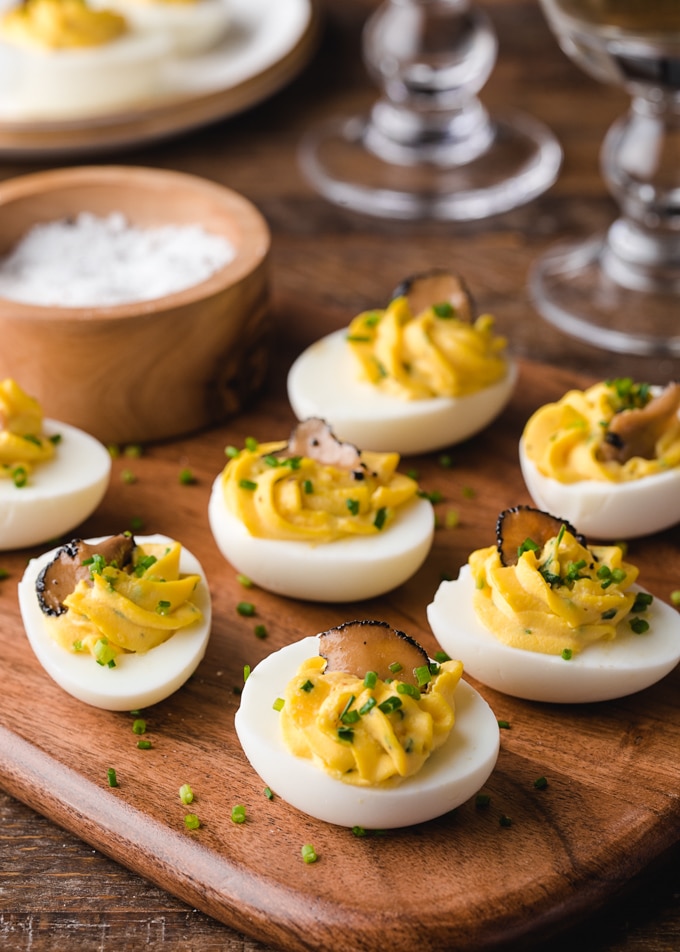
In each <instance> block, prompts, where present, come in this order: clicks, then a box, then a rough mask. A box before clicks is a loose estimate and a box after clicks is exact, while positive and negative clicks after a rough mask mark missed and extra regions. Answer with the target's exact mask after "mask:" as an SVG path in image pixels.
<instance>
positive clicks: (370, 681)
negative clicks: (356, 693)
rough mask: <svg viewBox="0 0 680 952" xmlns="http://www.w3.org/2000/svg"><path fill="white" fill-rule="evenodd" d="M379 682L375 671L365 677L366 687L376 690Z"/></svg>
mask: <svg viewBox="0 0 680 952" xmlns="http://www.w3.org/2000/svg"><path fill="white" fill-rule="evenodd" d="M377 682H378V675H377V674H376V673H375V671H367V672H366V674H365V675H364V687H365V688H374V687H375V686H376V684H377Z"/></svg>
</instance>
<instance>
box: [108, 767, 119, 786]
mask: <svg viewBox="0 0 680 952" xmlns="http://www.w3.org/2000/svg"><path fill="white" fill-rule="evenodd" d="M106 777H107V779H108V781H109V786H110V787H117V786H118V777H117V776H116V771H115V770H114V768H113V767H109V769H108V770H107V771H106Z"/></svg>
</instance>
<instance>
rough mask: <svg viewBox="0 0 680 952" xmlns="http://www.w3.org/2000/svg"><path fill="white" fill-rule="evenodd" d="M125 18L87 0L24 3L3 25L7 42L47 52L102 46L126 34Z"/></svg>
mask: <svg viewBox="0 0 680 952" xmlns="http://www.w3.org/2000/svg"><path fill="white" fill-rule="evenodd" d="M127 30H128V27H127V23H126V21H125V18H124V17H123V16H121V15H120V14H118V13H114V12H113V11H112V10H93V9H91V8H90V7H89V6H88V5H87V3H86V2H85V0H24V2H23V3H20V4H18V6H16V7H14V8H13V9H11V10H9V11H8V12H7V13H6V14H5V16H4V17H3V18H2V21H1V22H0V32H1V33H2V35H3V36H4V38H5V39H7V40H10V41H11V42H14V43H18V44H19V45H21V46H28V47H37V48H39V49H46V50H61V49H79V48H84V47H90V46H102V45H103V44H105V43H110V42H111V41H112V40H115V39H117V38H118V37H120V36H122V35H123V34H125V33H126V32H127Z"/></svg>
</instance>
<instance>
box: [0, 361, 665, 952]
mask: <svg viewBox="0 0 680 952" xmlns="http://www.w3.org/2000/svg"><path fill="white" fill-rule="evenodd" d="M577 383H582V381H576V380H575V379H574V377H573V376H572V375H569V374H567V373H565V372H561V371H559V370H555V369H554V368H547V367H543V366H537V365H530V364H526V363H525V364H524V365H523V366H522V373H521V379H520V382H519V385H518V387H517V391H516V394H515V397H514V398H513V401H512V403H511V405H510V407H509V408H508V410H507V411H506V412H505V414H504V415H503V416H502V418H501V419H499V420H498V421H497V422H496V423H495V424H494V425H493V426H492V427H491V428H489V429H488V430H487V431H486V432H485V433H483V434H481V435H479V436H477V437H475V438H474V439H472V440H470V441H468V442H467V443H466V444H464V445H461V446H459V447H455V448H453V449H452V450H451V453H450V456H451V460H452V465H451V466H450V467H444V466H443V465H442V464H441V462H440V459H439V455H438V454H433V455H432V456H431V457H428V458H425V457H423V458H418V459H414V460H409V461H406V462H405V463H404V468H405V469H406V468H411V467H412V466H414V467H417V468H418V470H419V471H420V474H421V484H422V486H423V488H425V489H426V490H428V491H433V490H439V491H440V492H441V493H442V495H443V501H442V502H441V503H439V504H438V505H437V507H436V508H437V511H438V512H439V514H440V515H441V516H442V520H443V518H444V516H445V513H446V512H447V511H448V510H449V509H455V510H457V511H458V513H459V515H460V524H459V525H458V526H457V527H456V528H440V529H438V531H437V533H436V537H435V543H434V548H433V550H432V553H431V555H430V557H429V558H428V560H427V562H426V564H425V566H424V567H423V568H422V569H421V571H420V572H419V573H418V574H417V575H416V577H414V578H413V579H412V580H411V581H410V582H408V583H407V584H406V585H404V586H402V587H401V588H400V589H398V590H397V591H395V592H393V593H391V594H390V595H389V596H386V597H384V598H381V599H378V600H375V601H372V602H370V603H363V604H352V605H344V606H343V605H319V604H311V603H299V602H295V601H292V600H289V599H286V598H281V597H277V596H274V595H270V594H268V593H267V592H264V591H261V590H256V589H249V590H244V589H243V587H242V586H241V585H240V584H239V582H238V580H237V578H236V573H235V571H234V570H233V569H232V568H231V567H230V566H229V565H228V564H226V563H225V562H224V560H223V559H222V558H221V556H220V555H219V553H218V551H217V548H216V546H215V544H214V542H213V540H212V536H211V534H210V531H209V528H208V522H207V516H206V510H207V503H208V496H209V492H210V487H211V484H212V481H213V479H214V477H215V476H216V474H217V473H218V472H219V470H220V469H221V468H222V466H223V464H224V446H225V445H226V444H227V443H233V444H242V442H243V440H244V439H245V437H246V436H248V435H253V436H256V437H258V438H260V439H263V440H265V439H266V440H269V439H279V438H285V437H286V436H287V434H288V432H289V429H290V427H291V425H292V423H293V420H292V415H291V412H290V410H289V408H288V405H287V402H286V400H285V398H284V396H283V394H284V389H283V382H282V380H278V381H275V382H274V383H273V384H272V385H271V391H270V392H268V393H267V394H264V395H263V396H262V398H261V399H260V401H259V403H258V405H257V407H256V408H254V409H253V410H252V412H250V413H249V414H247V415H244V416H242V417H240V418H238V419H237V420H235V421H234V422H233V423H232V424H230V425H227V426H224V427H221V428H219V429H217V430H214V431H212V432H207V433H202V434H199V435H197V436H195V437H192V438H189V439H185V440H181V441H178V442H173V443H168V444H164V445H157V446H154V447H150V448H148V450H147V451H146V452H145V454H144V455H143V456H142V458H140V459H129V458H126V457H122V458H121V459H119V460H117V461H115V463H114V474H113V478H112V484H111V487H110V490H109V492H108V494H107V496H106V498H105V500H104V503H103V504H102V506H101V508H100V510H99V511H98V512H97V513H96V515H95V516H94V517H93V518H91V519H90V520H89V521H88V523H87V524H86V525H85V526H83V527H82V528H81V531H80V534H81V535H83V536H85V537H87V536H96V535H101V534H106V533H111V532H116V531H119V530H122V529H126V528H128V527H129V526H130V524H131V521H132V520H133V519H135V518H141V519H142V520H143V529H142V530H140V531H141V532H145V533H146V532H148V533H151V532H164V533H166V534H168V535H171V536H175V537H176V538H178V539H179V540H180V541H181V542H182V543H183V544H184V545H185V546H186V547H187V548H189V549H190V550H191V551H192V552H193V553H194V554H195V555H196V556H197V557H198V558H199V560H200V561H201V562H202V564H203V566H204V568H205V570H206V572H207V575H208V578H209V581H210V585H211V590H212V596H213V612H214V626H213V632H212V638H211V641H210V645H209V648H208V652H207V655H206V657H205V659H204V661H203V663H202V664H201V666H200V668H199V670H198V672H197V674H196V675H195V676H194V677H193V678H192V679H191V680H190V682H189V683H188V684H187V685H186V686H185V687H184V688H182V689H181V690H180V691H179V692H177V693H176V694H175V695H174V696H173V697H172V698H170V699H169V700H167V701H166V702H164V703H162V704H159V705H157V706H156V707H154V708H150V709H148V710H147V711H146V712H145V717H146V720H147V723H148V732H147V735H146V736H147V738H148V739H150V740H151V741H152V743H153V747H152V749H150V750H138V749H137V747H136V741H137V737H136V735H135V734H133V732H132V729H131V725H132V717H131V716H130V715H128V714H111V713H107V712H104V711H99V710H96V709H93V708H89V707H87V706H85V705H83V704H81V703H79V702H77V701H75V700H73V699H72V698H70V697H69V696H68V695H66V694H65V693H64V692H62V691H61V690H60V689H59V688H58V687H57V686H56V685H55V684H54V683H53V682H51V681H50V679H49V678H48V677H47V675H46V674H45V673H44V672H43V670H42V668H41V667H40V665H39V664H38V662H37V660H36V658H35V657H34V656H33V654H32V651H31V649H30V647H29V644H28V642H27V640H26V638H25V636H24V633H23V628H22V624H21V620H20V617H19V611H18V607H17V597H16V583H17V581H18V580H19V578H20V576H21V573H22V572H23V567H24V565H25V563H26V558H27V556H29V555H33V554H37V553H36V552H17V553H5V554H0V567H2V568H5V569H7V570H8V571H9V573H10V575H9V578H6V579H4V580H3V581H0V666H1V670H2V690H1V691H0V784H1V785H2V786H3V787H4V788H5V789H6V790H7V791H8V792H9V793H10V794H12V795H14V796H15V797H17V798H19V799H20V800H23V801H24V802H25V803H27V804H29V805H30V806H31V807H33V808H34V809H35V810H37V811H39V812H41V813H43V814H45V815H46V816H48V817H50V818H51V819H52V820H54V821H55V822H57V823H58V824H61V825H62V826H64V827H66V828H67V829H69V830H71V831H73V832H74V833H76V834H77V835H78V836H80V837H82V839H83V840H85V841H86V842H88V843H90V844H91V845H92V846H93V847H95V848H96V849H98V850H101V851H102V852H104V853H106V854H108V855H110V856H112V857H113V858H114V859H116V860H118V861H119V862H121V863H122V864H124V865H126V866H128V867H129V868H131V869H133V870H135V871H137V872H138V873H140V874H142V875H143V876H145V877H147V878H148V879H150V880H152V881H153V882H155V883H157V884H158V885H160V886H162V887H164V888H165V889H167V890H168V891H170V892H171V893H173V894H175V895H177V896H179V897H181V898H183V899H184V900H186V901H187V902H188V903H190V904H191V905H192V906H195V907H197V908H199V909H202V910H204V911H205V912H207V913H209V914H210V915H212V916H214V917H216V918H217V919H220V920H222V921H224V922H225V923H227V924H229V925H231V926H233V927H235V928H236V929H238V930H240V931H242V932H245V933H247V934H249V935H251V936H253V937H256V938H258V939H260V940H262V941H264V942H268V943H270V944H272V945H274V946H277V947H281V948H283V949H286V950H289V949H290V950H302V949H306V950H309V949H330V948H337V947H339V945H340V944H341V945H342V947H343V948H347V947H350V948H354V949H357V950H365V952H375V950H378V949H384V948H390V949H392V950H393V952H407V950H409V952H410V950H411V949H412V948H413V947H414V944H416V945H417V947H418V948H419V949H421V950H443V949H453V948H455V949H457V950H461V952H463V950H465V952H473V950H482V949H496V948H501V947H502V946H503V945H506V944H511V943H513V942H517V940H518V939H520V938H522V939H523V942H524V941H526V940H528V938H529V937H531V938H535V937H542V936H545V935H547V934H549V933H550V932H552V931H553V930H555V929H557V928H559V927H561V926H564V925H566V924H567V923H568V924H573V922H574V921H575V919H577V918H578V917H580V916H584V915H587V914H588V913H590V912H593V911H594V910H595V909H596V908H597V907H598V906H599V905H600V904H601V903H602V902H604V901H605V900H606V899H608V898H611V897H612V896H614V895H615V894H616V893H617V892H618V890H619V889H621V888H622V887H623V886H624V885H625V884H626V883H627V882H628V881H629V880H631V879H632V878H633V877H634V876H635V875H636V874H637V873H639V872H640V871H642V870H643V869H644V868H645V867H646V866H647V865H648V864H650V863H651V862H652V861H653V860H655V859H657V858H659V857H661V856H662V854H664V853H666V851H668V850H669V849H671V848H672V847H675V846H676V845H677V843H678V840H680V797H678V793H679V792H680V760H679V758H678V751H680V707H679V706H678V704H677V697H678V689H679V688H680V670H678V669H676V671H675V672H673V673H672V674H671V675H669V676H668V677H667V678H666V679H665V681H663V682H662V683H660V684H659V685H657V686H655V687H653V688H651V689H649V690H647V691H644V692H642V693H640V694H638V695H636V696H633V697H630V698H627V699H624V700H621V701H614V702H609V703H604V704H593V705H586V706H553V705H549V704H536V703H528V702H523V701H520V700H516V699H512V698H509V697H505V696H503V695H501V694H498V693H496V692H494V691H490V690H488V689H486V688H484V687H483V686H479V685H475V686H476V687H478V688H479V690H480V692H481V693H482V695H483V696H484V697H485V698H486V699H487V700H488V702H489V703H490V705H491V706H492V708H493V710H494V712H495V713H496V715H497V717H498V718H499V719H500V720H503V721H507V722H508V723H509V725H510V726H509V728H508V729H505V730H503V731H502V732H501V752H500V756H499V760H498V764H497V768H496V770H495V772H494V773H493V775H492V776H491V778H490V780H489V782H488V784H487V785H486V787H485V788H484V789H485V792H487V793H488V794H489V795H490V803H489V805H488V806H487V807H486V808H480V807H478V806H477V805H476V803H475V801H474V800H473V801H470V802H468V803H467V804H465V805H463V806H462V807H460V808H459V809H458V810H456V811H455V812H454V813H452V814H449V815H447V816H445V817H443V818H441V819H439V820H436V821H432V822H430V823H427V824H424V825H421V826H418V827H414V828H410V829H404V830H400V831H395V832H390V833H389V834H386V835H376V834H374V835H371V836H366V837H362V838H359V837H356V836H354V835H353V834H352V833H351V832H350V831H348V830H344V829H340V828H336V827H332V826H327V825H325V824H323V823H320V822H317V821H315V820H312V819H309V818H307V817H305V816H303V815H301V814H299V813H297V812H296V811H295V810H294V809H292V808H291V807H289V806H288V805H287V804H285V803H284V802H283V801H281V800H280V799H278V798H277V797H274V799H273V800H272V801H270V800H268V799H267V798H266V797H265V796H264V793H263V784H262V782H261V781H260V779H259V778H258V777H257V776H256V775H255V774H254V772H253V771H252V770H251V768H250V766H249V764H248V763H247V761H246V760H245V758H244V756H243V754H242V752H241V750H240V747H239V744H238V741H237V738H236V735H235V733H234V729H233V718H234V712H235V711H236V709H237V706H238V701H239V699H238V687H239V685H240V684H241V682H242V672H243V666H244V665H245V664H250V665H251V666H252V665H255V664H256V663H257V662H258V660H260V659H261V658H262V657H263V656H264V655H265V654H267V653H268V652H270V651H272V650H274V649H276V648H279V647H281V646H282V645H284V644H286V643H288V642H290V641H293V640H297V639H298V638H300V637H303V636H305V635H309V634H314V633H315V632H317V631H322V630H324V629H326V628H328V627H330V626H332V625H336V624H338V623H340V622H342V621H345V620H348V619H350V618H357V617H359V618H361V617H371V618H380V619H384V620H386V621H388V622H390V623H391V624H393V625H396V626H397V627H399V628H402V629H404V630H406V631H407V632H410V633H411V634H413V635H414V636H415V637H416V638H418V639H419V640H421V641H422V642H423V644H424V645H425V646H426V647H427V648H428V649H430V650H434V649H435V644H434V641H433V638H432V636H431V634H430V632H429V629H428V625H427V621H426V606H427V604H428V602H429V601H430V599H431V597H432V595H433V593H434V591H435V589H436V587H437V585H438V584H439V579H440V577H441V575H442V573H444V574H447V575H455V574H457V572H458V568H459V566H460V565H461V564H462V563H463V562H465V560H466V558H467V555H468V553H469V552H470V551H471V550H472V549H474V548H477V547H479V546H481V545H487V544H489V543H490V542H492V541H493V538H494V526H495V520H496V516H497V514H498V512H499V511H500V510H501V509H503V508H505V507H507V506H510V505H515V504H517V503H525V502H529V501H530V500H529V497H528V494H527V492H526V490H525V488H524V485H523V482H522V479H521V475H520V473H519V469H518V465H517V440H518V437H519V434H520V432H521V429H522V426H523V424H524V421H525V420H526V418H527V416H528V415H529V413H530V412H531V411H532V410H533V409H535V408H536V407H537V406H539V405H540V404H541V403H544V402H546V401H547V400H550V399H555V398H556V397H558V396H560V395H561V394H562V393H563V392H564V391H565V390H566V389H568V388H569V387H571V386H573V385H574V384H577ZM187 467H188V468H190V469H191V470H192V471H193V473H194V474H195V475H196V477H197V480H198V481H197V483H196V484H195V485H189V486H187V485H181V484H180V482H179V478H178V476H179V473H180V471H181V470H182V469H184V468H187ZM123 469H130V470H132V471H133V472H134V474H135V475H136V476H137V481H136V482H134V483H132V484H130V483H127V482H125V481H124V480H123V479H122V478H121V473H122V470H123ZM468 489H471V490H473V491H474V495H473V496H471V495H470V493H469V492H468ZM629 557H630V558H631V560H633V561H635V562H637V563H638V564H639V566H640V568H641V577H640V581H641V583H642V584H643V585H644V586H645V587H647V588H648V589H650V590H651V591H652V592H653V593H654V594H655V595H657V596H659V597H661V598H664V599H666V600H668V598H669V594H670V592H671V591H672V590H673V589H674V588H678V577H679V575H678V573H679V571H680V553H679V552H678V533H677V529H676V530H672V531H668V532H666V533H663V534H660V535H658V536H656V537H654V538H650V539H646V540H641V541H636V542H633V543H631V546H630V549H629ZM244 599H246V600H249V601H252V602H253V603H254V604H255V606H256V609H257V616H256V618H243V617H241V616H240V615H239V614H238V613H237V611H236V605H237V603H238V602H239V601H242V600H244ZM255 623H261V624H264V625H266V627H267V631H268V637H267V638H266V639H264V640H261V639H258V638H256V637H255V635H254V630H253V629H254V624H255ZM470 680H472V679H470ZM472 683H473V684H474V681H472ZM109 767H114V768H115V769H116V771H117V775H118V778H119V783H120V785H119V786H118V787H117V788H115V789H114V788H110V787H109V786H108V782H107V769H108V768H109ZM541 776H544V777H545V778H546V779H547V782H548V785H547V787H546V788H545V789H537V788H536V787H535V786H534V781H535V780H536V779H537V778H538V777H541ZM182 783H190V784H191V786H192V787H193V789H194V792H195V794H196V799H195V802H194V804H193V806H192V809H193V810H194V811H195V812H196V813H197V815H198V816H199V817H200V820H201V827H200V829H198V830H195V831H188V830H186V829H185V826H184V819H183V818H184V814H185V813H186V812H187V808H186V807H184V806H183V804H182V803H181V802H180V800H179V797H178V788H179V786H180V784H182ZM237 803H241V804H244V805H245V806H246V810H247V821H246V822H245V823H244V824H243V825H236V824H234V823H233V822H232V821H231V819H230V814H231V808H232V806H233V805H234V804H237ZM501 817H507V818H509V820H510V821H511V823H510V825H505V824H504V823H502V822H501ZM305 843H312V844H313V845H314V847H315V849H316V852H317V854H318V857H319V859H318V862H316V863H315V864H313V865H305V864H304V863H303V861H302V859H301V856H300V848H301V846H302V845H303V844H305ZM340 937H341V941H340ZM515 947H517V946H515Z"/></svg>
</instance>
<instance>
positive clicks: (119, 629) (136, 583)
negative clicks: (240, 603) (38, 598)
mask: <svg viewBox="0 0 680 952" xmlns="http://www.w3.org/2000/svg"><path fill="white" fill-rule="evenodd" d="M180 554H181V546H180V544H179V543H178V542H173V543H171V544H167V545H166V544H164V543H145V544H141V545H138V546H137V547H136V549H135V551H134V557H133V563H132V567H131V571H129V572H128V571H125V570H123V569H119V568H117V567H116V566H114V565H105V566H101V567H100V566H97V565H96V564H93V565H92V567H91V571H90V578H89V579H85V580H81V581H80V582H78V584H77V586H76V588H75V590H74V591H73V592H72V593H71V594H70V595H68V596H67V597H66V598H65V600H64V604H65V606H66V608H67V609H68V610H67V611H66V612H64V613H63V614H61V615H57V616H55V617H48V618H47V619H46V622H47V624H48V628H49V631H50V635H51V637H52V638H53V639H54V640H55V641H56V642H57V643H58V644H60V645H61V646H62V647H63V648H66V649H67V650H69V651H76V652H80V651H89V652H90V653H91V654H92V655H93V656H94V657H95V659H96V660H97V661H99V662H100V663H101V664H109V663H111V662H112V661H113V659H114V658H115V657H116V656H117V655H118V654H120V653H121V652H145V651H149V650H150V649H151V648H155V647H157V646H158V645H160V644H162V643H163V642H164V641H167V640H168V638H170V637H171V636H172V635H173V634H174V633H175V632H176V631H178V630H179V629H181V628H186V627H187V626H189V625H193V624H194V623H195V622H197V621H200V619H201V617H202V614H201V611H200V609H199V608H198V607H197V606H196V605H195V604H194V603H193V602H192V601H191V596H192V595H193V592H194V590H195V589H196V586H197V585H198V584H199V582H200V581H201V577H200V575H181V574H180V571H179V561H180ZM112 666H113V665H112Z"/></svg>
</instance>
